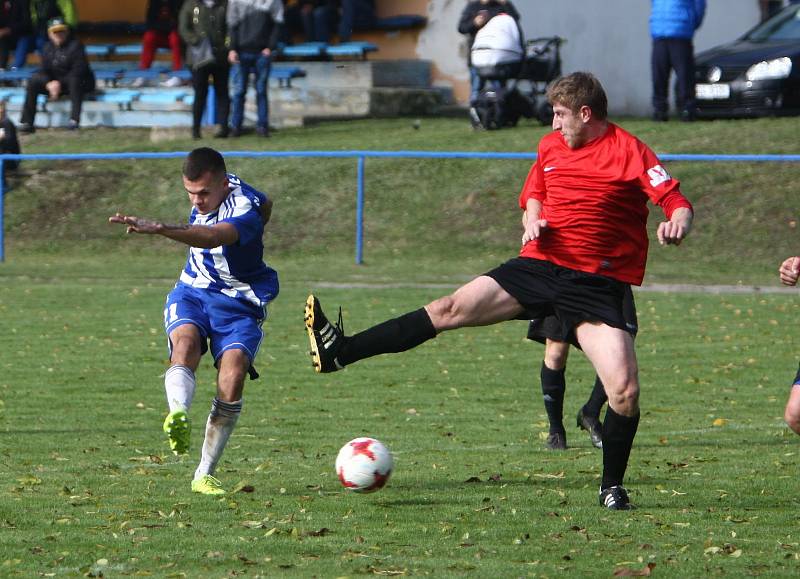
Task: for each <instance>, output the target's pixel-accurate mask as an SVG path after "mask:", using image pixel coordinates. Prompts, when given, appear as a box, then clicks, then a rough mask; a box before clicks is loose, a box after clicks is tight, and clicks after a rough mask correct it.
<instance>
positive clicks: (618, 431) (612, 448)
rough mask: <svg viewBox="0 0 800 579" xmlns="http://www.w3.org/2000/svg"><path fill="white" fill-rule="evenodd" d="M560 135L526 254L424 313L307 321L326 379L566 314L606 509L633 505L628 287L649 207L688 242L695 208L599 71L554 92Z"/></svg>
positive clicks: (665, 228) (548, 153) (528, 211)
mask: <svg viewBox="0 0 800 579" xmlns="http://www.w3.org/2000/svg"><path fill="white" fill-rule="evenodd" d="M548 100H549V101H550V103H551V104H552V106H553V111H554V117H553V132H552V133H550V134H548V135H546V136H545V137H544V138H543V139H542V140H541V141H540V143H539V156H538V159H537V161H536V163H535V164H534V165H533V167H532V169H531V170H530V173H529V175H528V178H527V180H526V181H525V185H524V186H523V188H522V192H521V194H520V197H519V205H520V208H521V209H522V210H523V211H524V212H525V213H524V215H525V222H524V223H525V227H524V229H525V231H524V233H523V236H522V250H521V252H520V255H519V256H518V257H516V258H513V259H511V260H509V261H507V262H505V263H504V264H502V265H500V266H499V267H497V268H495V269H493V270H492V271H489V272H487V273H485V274H484V275H482V276H479V277H477V278H475V279H473V280H472V281H470V282H469V283H467V284H466V285H464V286H462V287H460V288H459V289H457V290H456V291H455V293H453V294H451V295H448V296H445V297H442V298H440V299H437V300H435V301H433V302H431V303H430V304H428V305H427V306H425V307H424V308H420V309H418V310H415V311H412V312H409V313H407V314H405V315H403V316H400V317H398V318H394V319H391V320H387V321H386V322H383V323H381V324H378V325H376V326H373V327H372V328H369V329H367V330H365V331H363V332H359V333H357V334H354V335H352V336H345V335H344V333H343V331H342V329H341V324H336V326H334V325H332V324H331V323H330V322H329V321H328V319H327V318H326V317H325V314H324V313H323V311H322V307H321V306H320V303H319V300H318V299H317V298H316V296H314V295H313V294H312V295H310V296H309V297H308V299H307V300H306V306H305V325H306V331H307V332H308V336H309V340H310V342H311V357H312V364H313V366H314V369H315V370H316V371H317V372H334V371H336V370H340V369H342V368H344V367H345V366H347V365H350V364H353V363H355V362H357V361H359V360H362V359H365V358H369V357H371V356H376V355H378V354H385V353H392V352H403V351H405V350H409V349H411V348H414V347H416V346H418V345H420V344H422V343H423V342H426V341H428V340H430V339H432V338H434V337H436V336H437V335H438V334H439V333H441V332H444V331H447V330H454V329H456V328H462V327H467V326H487V325H490V324H496V323H499V322H502V321H506V320H512V319H519V318H522V319H533V318H538V317H542V316H547V315H555V316H556V317H557V318H558V320H559V322H560V323H561V328H562V335H563V336H564V339H565V340H567V341H569V340H570V339H571V337H572V336H574V337H575V339H576V340H577V342H578V343H579V344H580V346H581V348H582V349H583V351H584V353H585V354H586V356H587V357H588V359H589V361H590V362H591V363H592V365H593V366H594V368H595V371H596V372H597V374H598V376H599V377H600V379H601V381H602V383H603V385H604V386H605V389H606V393H607V394H608V410H607V412H606V416H605V420H604V423H603V437H602V438H603V475H602V482H601V484H600V492H599V499H600V504H601V505H603V506H604V507H606V508H608V509H612V510H627V509H630V508H632V507H631V503H630V499H629V497H628V493H627V491H626V490H625V488H624V487H623V478H624V475H625V470H626V469H627V466H628V458H629V455H630V452H631V448H632V446H633V439H634V437H635V435H636V430H637V427H638V424H639V378H638V368H637V362H636V353H635V351H634V347H633V335H632V333H631V329H630V328H629V327H628V325H627V324H626V320H625V315H624V311H623V295H624V292H625V286H626V284H633V285H640V284H641V283H642V278H643V277H644V270H645V262H646V260H647V247H648V239H647V227H646V225H647V212H648V210H647V202H648V201H652V202H653V203H654V204H656V205H658V206H659V207H661V209H662V210H663V211H664V213H665V215H666V218H667V220H666V221H664V222H662V223H660V224H659V226H658V229H657V235H658V241H659V243H661V244H662V245H678V244H680V243H681V241H683V239H684V238H685V237H686V235H687V234H688V233H689V230H690V229H691V225H692V218H693V211H692V205H691V203H689V201H688V200H687V199H686V198H685V197H684V196H683V195H682V194H681V192H680V188H679V183H678V181H677V180H675V179H673V178H672V177H671V176H670V174H669V173H668V172H667V171H666V169H665V168H664V166H663V165H662V164H661V162H660V161H659V160H658V157H656V155H655V154H654V153H653V151H651V150H650V149H649V148H648V147H647V145H645V144H644V143H642V142H641V141H640V140H638V139H637V138H636V137H634V136H633V135H631V134H630V133H627V132H626V131H624V130H623V129H622V128H620V127H618V126H617V125H615V124H613V123H611V122H609V121H608V119H607V108H608V102H607V98H606V93H605V90H604V89H603V87H602V85H601V84H600V82H599V81H598V80H597V78H595V77H594V76H593V75H592V74H590V73H585V72H576V73H573V74H570V75H568V76H565V77H563V78H561V79H559V80H558V81H556V82H555V83H553V85H551V87H550V88H549V90H548Z"/></svg>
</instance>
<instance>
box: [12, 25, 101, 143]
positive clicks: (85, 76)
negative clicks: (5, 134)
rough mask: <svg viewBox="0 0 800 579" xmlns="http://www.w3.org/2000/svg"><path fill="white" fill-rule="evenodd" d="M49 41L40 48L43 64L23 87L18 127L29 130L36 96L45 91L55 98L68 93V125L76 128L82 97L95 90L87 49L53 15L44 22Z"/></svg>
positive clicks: (29, 131)
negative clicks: (23, 95) (22, 102)
mask: <svg viewBox="0 0 800 579" xmlns="http://www.w3.org/2000/svg"><path fill="white" fill-rule="evenodd" d="M47 35H48V37H49V38H50V42H48V43H47V44H45V45H44V48H43V49H42V68H41V69H40V70H37V71H36V72H34V73H33V75H32V76H31V78H30V80H28V85H27V87H26V89H25V105H24V106H23V109H22V118H21V119H20V125H19V131H20V132H21V133H32V132H33V131H34V118H35V117H36V99H37V96H38V95H39V94H47V95H49V97H50V99H52V100H55V99H57V98H59V97H60V96H62V95H69V96H70V101H71V104H72V107H71V109H70V115H69V128H70V129H73V130H74V129H77V128H78V126H79V124H80V120H81V108H82V106H83V98H84V97H85V96H86V95H87V94H88V93H91V92H92V91H94V88H95V80H94V73H93V72H92V69H91V68H90V67H89V59H88V58H87V57H86V49H85V48H84V46H83V44H82V43H81V41H80V40H78V39H77V38H75V37H74V36H73V35H72V33H71V32H70V29H69V26H67V24H66V23H65V22H64V20H62V19H61V18H53V19H52V20H50V22H49V23H48V26H47Z"/></svg>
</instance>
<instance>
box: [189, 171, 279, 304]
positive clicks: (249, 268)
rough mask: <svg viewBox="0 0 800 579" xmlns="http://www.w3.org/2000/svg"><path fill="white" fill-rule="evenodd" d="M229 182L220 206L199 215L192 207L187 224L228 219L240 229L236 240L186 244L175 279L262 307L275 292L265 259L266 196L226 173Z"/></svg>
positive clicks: (275, 281) (272, 274) (273, 273)
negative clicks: (183, 262) (204, 245)
mask: <svg viewBox="0 0 800 579" xmlns="http://www.w3.org/2000/svg"><path fill="white" fill-rule="evenodd" d="M228 183H229V185H230V193H229V195H228V197H226V198H225V200H224V201H223V202H222V204H221V205H220V206H219V208H218V209H217V210H216V211H214V212H213V213H207V214H205V215H202V214H200V213H198V211H197V208H195V207H192V213H191V215H190V216H189V224H190V225H215V224H217V223H231V224H233V226H234V227H236V230H237V231H238V232H239V240H238V241H237V242H236V243H234V244H232V245H221V246H219V247H214V248H213V249H202V248H199V247H191V248H189V257H188V259H187V260H186V266H185V267H184V268H183V272H181V277H180V281H179V282H178V283H183V284H186V285H188V286H191V287H195V288H199V289H206V290H209V291H214V292H219V293H222V294H225V295H227V296H230V297H232V298H236V299H240V300H245V301H247V302H250V303H251V304H253V305H256V306H259V307H263V306H265V305H266V304H267V303H268V302H270V301H272V300H273V299H275V297H276V296H277V295H278V274H277V272H276V271H275V270H274V269H272V268H271V267H268V266H267V265H266V264H265V263H264V243H263V241H262V236H263V234H264V222H263V221H262V219H261V211H260V208H261V205H262V204H264V203H265V202H266V200H267V197H266V195H264V194H263V193H261V192H260V191H257V190H255V189H254V188H253V187H251V186H250V185H248V184H247V183H245V182H244V181H242V180H240V179H239V178H238V177H236V176H235V175H231V174H229V175H228Z"/></svg>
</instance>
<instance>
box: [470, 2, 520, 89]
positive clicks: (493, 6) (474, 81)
mask: <svg viewBox="0 0 800 579" xmlns="http://www.w3.org/2000/svg"><path fill="white" fill-rule="evenodd" d="M503 13H505V14H508V15H509V16H511V17H512V18H513V19H514V20H519V12H517V9H516V8H515V7H514V5H513V4H512V3H511V1H510V0H473V1H471V2H470V3H469V4H467V6H466V7H465V8H464V10H463V11H462V12H461V18H460V19H459V21H458V31H459V32H460V33H461V34H466V35H468V36H469V46H468V48H469V51H468V52H467V53H468V54H469V52H471V50H472V45H473V43H474V42H475V35H476V34H477V33H478V30H480V29H481V28H483V27H484V26H485V25H486V23H487V22H489V20H491V19H492V18H494V17H495V16H497V15H498V14H503ZM467 64H468V65H469V81H470V95H469V101H470V104H474V103H475V100H476V99H477V98H478V92H479V91H480V87H481V79H480V76H478V72H477V71H476V70H475V68H474V67H473V66H472V62H471V61H469V60H468V62H467Z"/></svg>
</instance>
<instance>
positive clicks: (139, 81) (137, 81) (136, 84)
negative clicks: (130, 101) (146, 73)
mask: <svg viewBox="0 0 800 579" xmlns="http://www.w3.org/2000/svg"><path fill="white" fill-rule="evenodd" d="M146 82H147V80H145V78H144V77H143V76H137V77H136V78H134V79H133V82H132V83H131V88H142V87H143V86H144V85H145V83H146Z"/></svg>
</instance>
